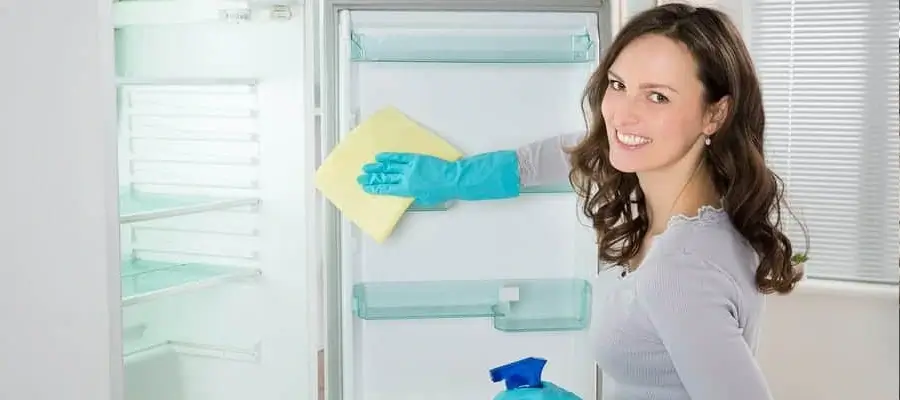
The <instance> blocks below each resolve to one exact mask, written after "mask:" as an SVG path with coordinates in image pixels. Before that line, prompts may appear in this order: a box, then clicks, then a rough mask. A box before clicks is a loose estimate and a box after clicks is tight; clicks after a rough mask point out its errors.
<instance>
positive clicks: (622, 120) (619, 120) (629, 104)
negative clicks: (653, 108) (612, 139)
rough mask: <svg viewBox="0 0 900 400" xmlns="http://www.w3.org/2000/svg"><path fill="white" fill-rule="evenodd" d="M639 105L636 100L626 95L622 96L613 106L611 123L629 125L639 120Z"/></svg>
mask: <svg viewBox="0 0 900 400" xmlns="http://www.w3.org/2000/svg"><path fill="white" fill-rule="evenodd" d="M639 108H640V106H639V105H638V104H637V102H636V101H635V100H634V99H632V98H628V97H622V98H620V99H619V101H617V102H616V105H615V107H614V108H613V120H612V122H613V124H614V125H615V126H617V127H618V126H629V125H633V124H635V123H637V122H638V121H639V120H640V114H641V111H640V109H639Z"/></svg>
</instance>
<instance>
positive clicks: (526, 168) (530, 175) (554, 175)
mask: <svg viewBox="0 0 900 400" xmlns="http://www.w3.org/2000/svg"><path fill="white" fill-rule="evenodd" d="M582 138H584V134H583V133H572V134H567V135H559V136H554V137H551V138H548V139H543V140H538V141H536V142H532V143H529V144H527V145H525V146H522V147H519V148H518V149H516V157H517V158H518V160H519V185H520V186H521V187H522V188H528V187H535V186H559V185H566V184H568V183H569V170H570V168H571V165H570V164H569V155H568V154H566V152H565V149H568V148H571V147H573V146H575V145H576V144H578V142H580V141H581V139H582Z"/></svg>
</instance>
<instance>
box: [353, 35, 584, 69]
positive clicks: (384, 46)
mask: <svg viewBox="0 0 900 400" xmlns="http://www.w3.org/2000/svg"><path fill="white" fill-rule="evenodd" d="M350 40H351V42H352V43H351V45H352V47H351V59H352V60H353V61H356V62H441V63H583V62H590V61H593V60H594V58H595V56H594V41H593V40H592V39H591V37H590V36H589V35H588V34H587V33H583V34H576V35H571V34H559V33H557V34H545V35H533V34H531V35H529V34H522V35H506V36H503V35H495V36H473V35H468V36H453V35H451V34H449V33H443V34H431V35H415V36H413V35H400V34H393V35H368V34H360V33H355V32H354V33H352V34H351V36H350Z"/></svg>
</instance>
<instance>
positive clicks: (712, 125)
mask: <svg viewBox="0 0 900 400" xmlns="http://www.w3.org/2000/svg"><path fill="white" fill-rule="evenodd" d="M729 110H731V96H723V97H722V98H721V99H719V101H717V102H716V103H715V104H712V105H710V106H709V107H708V108H707V109H706V116H705V117H704V123H703V134H704V135H707V136H712V135H713V134H715V133H716V132H718V131H719V129H720V128H722V124H724V123H725V120H726V119H727V117H728V112H729Z"/></svg>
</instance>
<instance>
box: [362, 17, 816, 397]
mask: <svg viewBox="0 0 900 400" xmlns="http://www.w3.org/2000/svg"><path fill="white" fill-rule="evenodd" d="M584 97H585V98H584V100H585V102H586V104H587V106H588V107H587V110H586V116H587V118H586V119H587V120H588V125H589V126H588V132H587V135H586V136H584V137H583V138H582V137H579V136H560V137H555V138H552V139H549V140H545V141H541V142H537V143H533V144H530V145H528V146H525V147H523V148H520V149H518V150H515V151H512V150H509V151H497V152H491V153H485V154H480V155H476V156H473V157H469V158H463V159H461V160H459V161H456V162H447V161H443V160H440V159H437V158H433V157H429V156H425V155H418V154H397V153H389V154H381V155H379V156H378V157H377V162H376V163H374V164H370V165H367V166H365V167H364V174H363V175H362V176H361V177H360V179H359V181H360V183H361V185H362V187H363V188H364V190H366V191H367V192H369V193H373V194H383V195H394V196H408V197H414V198H416V201H419V202H422V203H438V202H442V201H446V200H450V199H464V200H486V199H500V198H510V197H515V196H517V195H518V194H519V190H520V188H521V187H527V186H530V185H536V184H552V183H554V182H557V183H558V182H560V181H565V180H566V179H568V181H569V182H571V184H572V185H573V187H574V188H575V189H576V193H578V195H579V196H580V198H581V199H582V200H583V212H584V214H585V215H586V216H587V217H589V218H590V219H591V220H592V221H593V227H594V229H595V230H596V232H597V238H598V247H599V257H600V259H601V260H602V261H604V262H605V263H608V264H612V265H616V266H618V267H620V268H622V269H623V276H624V277H625V279H622V280H621V281H619V282H618V283H617V286H616V288H615V289H614V290H613V292H612V293H611V294H610V295H609V296H608V297H606V298H605V299H604V300H603V304H602V305H601V306H600V307H601V312H600V314H601V315H603V318H604V323H603V324H600V326H598V327H596V328H594V329H595V331H596V334H597V339H596V340H597V343H596V345H597V349H596V357H597V361H598V362H599V364H600V366H601V368H602V369H603V370H604V373H605V374H606V375H608V376H609V377H610V378H612V379H613V380H614V382H615V385H614V387H615V389H616V395H615V396H614V397H613V398H614V399H667V400H679V399H693V400H725V399H727V400H744V399H746V400H760V399H769V398H771V394H770V393H769V389H768V387H767V384H766V381H765V379H764V377H763V374H762V373H761V372H760V369H759V367H758V366H757V363H756V361H755V359H754V353H755V349H756V343H757V340H758V332H759V324H760V319H761V312H762V308H763V295H764V294H768V293H775V292H777V293H789V292H790V291H791V290H792V289H793V288H794V285H795V284H796V282H797V281H798V280H799V279H800V274H799V273H795V271H794V268H793V267H792V265H791V251H792V246H791V242H790V240H789V239H788V238H787V237H786V236H785V234H784V233H783V232H782V231H781V230H779V220H780V202H781V190H780V187H779V186H780V185H779V184H780V180H779V179H778V177H777V176H776V175H775V174H774V173H773V172H772V171H770V170H769V169H768V168H767V167H766V164H765V160H764V157H763V131H764V122H765V116H764V113H763V105H762V96H761V92H760V88H759V82H758V80H757V77H756V75H755V72H754V67H753V63H752V61H751V59H750V56H749V54H748V51H747V49H746V47H745V45H744V43H743V41H742V39H741V37H740V33H739V32H738V29H737V28H736V27H735V26H734V25H733V24H732V23H731V22H730V20H729V19H728V17H727V16H725V15H724V14H723V13H721V12H719V11H716V10H713V9H709V8H701V7H691V6H687V5H680V4H669V5H664V6H660V7H657V8H654V9H651V10H648V11H646V12H643V13H641V14H639V15H638V16H636V17H635V18H634V19H632V20H631V21H630V22H629V23H628V24H627V25H626V26H625V27H624V28H623V29H622V30H621V32H620V33H619V34H618V35H617V38H616V40H615V41H614V42H613V43H612V45H611V47H610V48H609V49H608V51H607V52H606V54H605V57H604V59H603V61H602V63H601V65H600V67H599V68H598V69H597V70H596V71H595V72H594V74H593V76H592V77H591V78H590V81H589V82H588V85H587V89H586V91H585V96H584ZM569 144H573V145H574V146H573V147H571V148H570V146H569ZM770 217H771V218H770ZM773 220H774V222H773ZM554 390H555V389H554Z"/></svg>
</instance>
